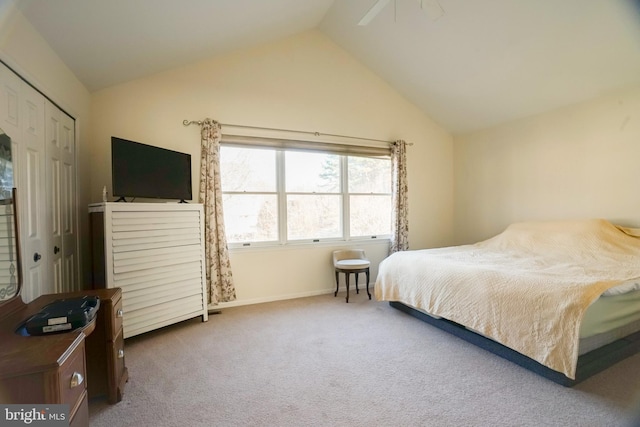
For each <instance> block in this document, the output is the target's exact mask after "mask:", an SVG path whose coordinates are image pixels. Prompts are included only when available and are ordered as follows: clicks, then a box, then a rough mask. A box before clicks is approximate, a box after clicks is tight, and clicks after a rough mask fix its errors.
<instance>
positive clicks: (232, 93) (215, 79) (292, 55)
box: [91, 31, 453, 303]
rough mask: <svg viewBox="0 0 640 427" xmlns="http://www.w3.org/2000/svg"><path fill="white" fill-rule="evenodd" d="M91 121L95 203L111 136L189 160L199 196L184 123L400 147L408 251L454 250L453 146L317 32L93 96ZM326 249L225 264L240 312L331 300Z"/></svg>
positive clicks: (192, 138)
mask: <svg viewBox="0 0 640 427" xmlns="http://www.w3.org/2000/svg"><path fill="white" fill-rule="evenodd" d="M92 117H93V121H92V125H91V151H92V155H91V158H92V162H91V200H92V201H94V202H96V201H100V198H101V194H102V187H103V186H104V185H106V186H107V187H108V188H109V193H111V189H110V186H111V171H110V156H111V154H110V138H111V136H119V137H122V138H126V139H131V140H134V141H139V142H143V143H147V144H152V145H157V146H161V147H165V148H170V149H174V150H178V151H182V152H187V153H190V154H191V155H192V165H193V177H194V190H195V191H196V193H195V194H197V189H198V168H199V159H200V157H199V144H200V136H199V129H198V127H197V126H190V127H184V126H183V125H182V121H183V120H184V119H188V120H201V119H203V118H206V117H210V118H213V119H215V120H218V121H219V122H221V123H231V124H241V125H251V126H264V127H269V128H284V129H296V130H305V131H318V132H321V133H331V134H346V135H352V136H359V137H369V138H375V139H383V140H395V139H399V138H401V139H405V140H407V141H408V142H412V143H414V145H413V146H412V147H409V149H408V151H409V185H410V188H409V191H410V208H409V209H410V243H411V247H412V248H423V247H432V246H442V245H446V244H448V243H450V241H451V233H452V230H451V224H452V218H453V210H452V209H453V196H452V192H453V169H452V167H453V147H452V137H451V136H450V135H449V133H448V132H446V131H445V130H443V129H442V128H441V127H439V126H438V125H437V124H435V123H434V122H433V121H432V120H430V119H429V118H428V117H427V116H425V115H424V114H423V113H422V112H421V111H420V110H419V109H418V108H416V107H415V106H414V105H413V104H411V103H409V102H408V101H406V100H405V99H404V98H402V97H401V96H400V95H399V94H398V93H397V92H396V91H394V90H393V89H391V88H390V87H389V86H388V85H387V84H386V83H385V82H383V81H382V80H381V79H380V78H378V77H377V76H376V75H374V74H372V73H371V72H370V71H369V70H368V69H367V68H365V67H364V66H362V65H361V64H360V63H359V62H357V61H356V60H355V59H354V58H352V57H351V56H350V55H348V54H347V53H346V52H344V51H343V50H342V49H340V48H339V47H337V46H336V45H335V44H334V43H333V42H331V41H330V40H329V39H328V38H327V37H326V36H324V35H322V34H321V33H320V32H318V31H311V32H307V33H303V34H300V35H297V36H294V37H291V38H288V39H285V40H282V41H280V42H277V43H272V44H268V45H265V46H261V47H258V48H254V49H249V50H245V51H241V52H236V53H232V54H229V55H226V56H224V57H220V58H216V59H211V60H208V61H204V62H200V63H196V64H192V65H189V66H186V67H182V68H179V69H174V70H171V71H168V72H165V73H161V74H158V75H155V76H152V77H148V78H144V79H140V80H136V81H131V82H128V83H125V84H121V85H118V86H114V87H111V88H108V89H105V90H102V91H99V92H96V93H94V94H93V96H92ZM233 130H234V131H235V130H236V129H233ZM223 131H225V128H223ZM229 133H231V132H229ZM334 247H335V246H324V245H318V246H307V247H300V246H296V247H294V248H278V249H270V250H266V249H250V250H246V251H245V250H238V251H234V252H232V254H231V262H232V268H233V272H234V277H235V282H236V287H237V292H238V299H239V302H241V303H242V302H244V303H247V302H259V301H267V300H271V299H278V298H285V297H293V296H298V295H302V294H304V295H311V294H314V293H319V292H327V291H329V290H331V289H333V286H334V285H333V280H334V278H333V269H332V268H331V266H330V261H329V256H330V255H329V254H330V252H331V250H332V249H334ZM365 249H366V250H367V254H368V255H369V256H370V257H371V258H372V260H373V261H374V264H375V265H376V266H377V262H379V261H380V260H381V259H382V258H383V257H384V256H385V255H386V252H387V246H386V243H384V242H382V243H378V244H370V245H367V246H366V247H365ZM373 270H374V277H375V272H376V271H377V268H374V269H373ZM372 280H373V279H372Z"/></svg>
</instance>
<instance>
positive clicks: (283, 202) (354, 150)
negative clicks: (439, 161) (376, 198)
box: [220, 135, 392, 249]
mask: <svg viewBox="0 0 640 427" xmlns="http://www.w3.org/2000/svg"><path fill="white" fill-rule="evenodd" d="M256 141H259V143H257V144H256ZM265 141H266V142H265ZM290 142H293V143H294V144H295V145H293V146H291V145H290V144H289V143H290ZM220 144H221V148H223V147H227V146H228V147H232V146H234V147H239V148H247V149H267V150H272V151H275V162H276V165H275V171H276V172H275V173H276V192H275V193H274V192H272V191H270V192H265V191H263V192H256V191H224V190H222V194H223V196H224V195H225V194H242V195H252V194H254V195H273V194H275V195H276V197H277V203H276V204H277V206H278V212H277V217H278V219H277V224H278V233H277V236H278V240H269V241H251V242H233V243H231V242H228V243H227V244H228V247H229V248H230V249H248V248H260V247H278V246H280V247H283V246H295V245H318V244H326V243H340V242H348V241H361V242H365V241H389V240H390V239H391V224H389V233H388V234H377V235H373V234H372V235H367V236H351V235H350V226H351V224H350V213H351V212H350V197H351V196H359V195H366V196H369V195H380V196H389V197H390V198H391V195H392V193H391V191H392V189H391V186H389V192H388V193H350V192H349V171H348V158H349V157H374V158H384V159H388V160H389V162H390V161H391V156H390V149H389V148H388V147H386V148H380V147H369V146H353V145H344V144H330V143H324V144H321V145H318V143H316V142H313V141H297V140H296V141H293V140H281V139H271V138H256V137H238V136H227V137H225V135H223V137H222V140H221V143H220ZM334 148H337V149H335V150H334ZM287 151H313V152H318V153H324V154H332V155H337V156H338V158H339V165H340V166H339V171H340V183H339V192H337V193H317V192H316V193H314V192H297V191H295V192H287V191H286V176H285V175H286V169H285V168H286V161H285V156H286V152H287ZM290 194H291V195H298V194H301V195H315V194H317V195H324V194H329V195H338V196H339V197H340V230H341V235H340V236H337V237H327V238H305V239H288V236H287V232H288V230H287V224H288V222H287V220H288V212H287V200H288V195H290Z"/></svg>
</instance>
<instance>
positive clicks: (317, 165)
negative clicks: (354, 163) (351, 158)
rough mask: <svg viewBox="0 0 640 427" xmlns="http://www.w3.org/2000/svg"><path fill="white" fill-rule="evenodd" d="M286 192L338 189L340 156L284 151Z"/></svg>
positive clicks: (327, 191) (335, 190)
mask: <svg viewBox="0 0 640 427" xmlns="http://www.w3.org/2000/svg"><path fill="white" fill-rule="evenodd" d="M285 170H286V172H285V173H286V181H285V182H286V184H287V187H286V188H287V191H288V192H301V193H313V192H316V193H337V192H339V191H340V156H337V155H334V154H324V153H305V152H298V151H287V152H286V153H285Z"/></svg>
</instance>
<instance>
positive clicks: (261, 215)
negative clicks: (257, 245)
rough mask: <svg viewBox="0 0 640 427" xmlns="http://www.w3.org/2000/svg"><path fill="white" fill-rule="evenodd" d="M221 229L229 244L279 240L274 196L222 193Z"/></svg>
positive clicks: (276, 204)
mask: <svg viewBox="0 0 640 427" xmlns="http://www.w3.org/2000/svg"><path fill="white" fill-rule="evenodd" d="M222 203H223V204H224V229H225V231H226V234H227V240H228V242H229V243H240V242H264V241H277V240H278V197H277V196H276V195H275V194H268V195H263V194H224V195H223V200H222Z"/></svg>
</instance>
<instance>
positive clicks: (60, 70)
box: [0, 1, 91, 280]
mask: <svg viewBox="0 0 640 427" xmlns="http://www.w3.org/2000/svg"><path fill="white" fill-rule="evenodd" d="M0 59H1V60H2V61H3V62H5V63H6V64H7V65H8V66H9V67H10V68H12V69H13V70H14V71H15V72H16V73H18V74H19V75H20V76H22V77H23V78H24V79H26V80H27V81H28V82H29V83H30V84H31V85H33V86H34V87H35V88H36V89H38V90H39V91H40V92H42V93H44V94H45V95H46V96H47V97H49V99H51V100H52V101H53V102H55V103H56V104H57V105H58V106H60V107H61V108H62V109H63V110H65V111H66V112H67V113H69V114H70V115H71V116H73V117H74V118H75V119H76V157H77V164H78V169H77V179H78V181H77V189H78V197H77V206H78V207H79V208H78V213H79V215H78V218H77V219H78V225H79V232H80V242H79V243H80V245H79V250H78V255H79V258H80V259H79V262H80V266H81V268H82V271H81V274H80V280H83V278H84V280H86V279H88V277H89V273H90V270H89V264H88V263H89V262H90V258H89V257H88V256H84V254H87V253H89V245H88V240H87V236H88V231H87V230H88V216H87V210H86V208H85V207H86V206H87V203H88V202H89V198H88V194H89V182H90V180H89V176H90V173H89V150H88V149H87V144H88V138H87V135H88V129H87V126H88V122H89V112H90V111H89V109H90V106H91V97H90V94H89V92H88V91H87V89H86V88H85V87H84V86H83V85H82V83H80V81H79V80H78V79H77V78H76V77H75V75H74V74H73V73H72V72H71V71H70V70H69V68H68V67H67V66H66V65H65V64H64V62H63V61H62V60H61V59H60V58H59V57H58V56H57V55H56V54H55V53H54V52H53V50H52V49H51V48H50V47H49V45H48V44H47V42H46V40H44V39H43V38H42V37H41V36H40V34H39V33H38V32H37V31H36V30H35V29H34V28H33V27H32V26H31V24H30V23H29V22H28V21H27V20H26V19H25V18H24V16H23V15H22V14H21V13H20V12H19V11H18V10H17V9H16V8H15V7H14V5H13V2H12V1H5V2H2V3H0Z"/></svg>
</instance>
